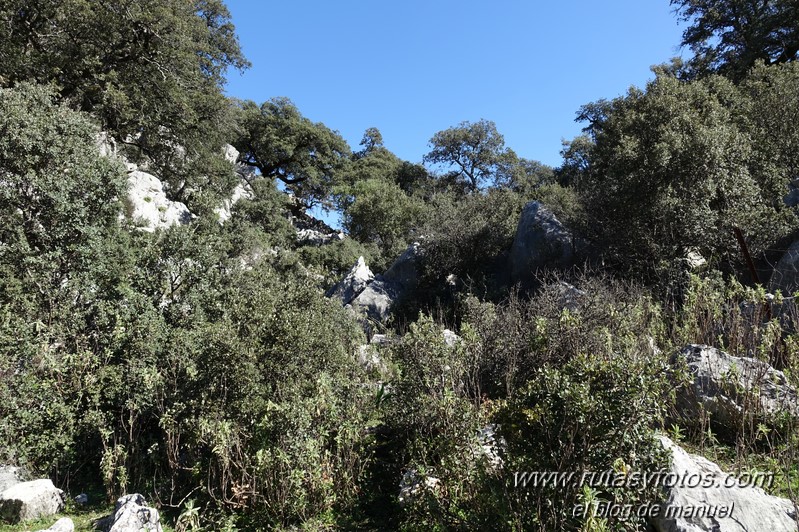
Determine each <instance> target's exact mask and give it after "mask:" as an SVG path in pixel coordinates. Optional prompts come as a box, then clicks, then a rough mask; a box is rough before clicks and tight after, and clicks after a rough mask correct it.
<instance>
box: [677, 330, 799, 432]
mask: <svg viewBox="0 0 799 532" xmlns="http://www.w3.org/2000/svg"><path fill="white" fill-rule="evenodd" d="M680 360H682V361H684V362H685V363H686V364H687V366H688V371H689V372H690V373H691V378H692V384H691V386H689V387H688V388H687V389H686V388H683V389H681V390H680V391H679V392H678V397H677V406H678V408H679V409H680V411H681V413H682V414H683V415H687V416H697V415H698V414H699V413H700V407H704V410H705V411H706V412H708V413H709V414H710V419H711V422H714V423H716V424H718V425H721V426H722V427H726V428H734V427H736V426H737V425H738V422H739V420H740V416H742V415H753V416H758V417H762V416H765V417H768V416H772V415H775V414H779V413H782V412H788V413H790V414H791V415H794V416H799V398H798V397H797V391H796V389H795V388H794V387H793V386H791V385H790V384H789V383H788V381H787V379H786V377H785V374H783V372H781V371H778V370H776V369H774V368H773V367H771V366H770V365H769V364H767V363H766V362H763V361H760V360H757V359H754V358H746V357H735V356H732V355H729V354H727V353H725V352H724V351H721V350H719V349H716V348H715V347H709V346H706V345H688V346H686V347H684V348H683V349H682V350H681V351H680V352H679V353H677V354H675V355H674V356H673V357H672V363H673V364H676V363H677V362H678V361H680Z"/></svg>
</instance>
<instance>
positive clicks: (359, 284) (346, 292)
mask: <svg viewBox="0 0 799 532" xmlns="http://www.w3.org/2000/svg"><path fill="white" fill-rule="evenodd" d="M374 278H375V274H373V273H372V270H370V269H369V266H367V265H366V261H365V260H364V258H363V257H358V261H357V262H356V263H355V265H354V266H353V267H352V268H351V269H350V271H349V272H347V275H345V276H344V279H342V280H341V281H339V283H338V284H336V285H335V286H334V287H333V288H331V289H330V290H328V292H327V294H326V295H327V297H334V298H337V299H340V300H341V304H342V305H349V304H350V301H352V300H353V299H355V298H356V297H357V296H358V295H359V294H360V293H361V292H363V291H364V289H365V288H366V287H367V286H368V285H369V283H371V282H372V281H373V280H374Z"/></svg>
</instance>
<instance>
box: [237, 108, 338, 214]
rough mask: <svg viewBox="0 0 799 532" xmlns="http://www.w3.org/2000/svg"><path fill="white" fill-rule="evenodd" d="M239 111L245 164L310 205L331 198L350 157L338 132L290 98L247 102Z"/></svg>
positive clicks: (240, 148) (239, 147)
mask: <svg viewBox="0 0 799 532" xmlns="http://www.w3.org/2000/svg"><path fill="white" fill-rule="evenodd" d="M239 114H240V116H239V127H240V135H239V138H238V139H237V140H236V142H235V143H234V146H235V147H236V149H238V150H239V151H240V152H241V160H242V162H244V163H245V164H248V165H250V166H253V167H255V168H257V169H258V170H259V171H260V173H261V176H263V177H264V178H269V179H279V180H280V181H282V182H283V183H284V184H285V185H286V188H287V189H288V190H290V191H291V192H292V193H293V194H294V195H295V196H297V197H298V198H299V199H300V200H301V201H302V202H304V203H305V205H306V206H307V207H310V206H312V205H315V204H317V203H319V202H323V201H325V200H326V199H327V198H328V195H329V194H330V192H331V190H332V187H333V186H334V185H335V184H336V182H337V180H338V179H340V174H341V173H342V172H343V170H344V169H345V168H346V165H347V162H348V159H349V156H350V148H349V146H348V145H347V143H346V141H345V140H344V139H343V138H341V136H340V135H339V134H338V133H337V132H335V131H332V130H330V129H328V128H327V127H325V125H324V124H322V123H314V122H311V121H310V120H309V119H307V118H305V117H304V116H302V114H301V113H300V111H299V110H298V109H297V108H296V107H295V106H294V104H293V103H291V101H290V100H289V99H287V98H274V99H271V100H269V101H267V102H264V103H263V104H261V105H260V106H258V105H256V104H255V102H250V101H248V102H243V103H242V104H241V109H240V112H239Z"/></svg>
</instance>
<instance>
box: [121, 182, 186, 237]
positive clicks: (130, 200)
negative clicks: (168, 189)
mask: <svg viewBox="0 0 799 532" xmlns="http://www.w3.org/2000/svg"><path fill="white" fill-rule="evenodd" d="M125 207H126V211H127V215H128V217H130V218H131V219H133V220H135V221H137V222H139V223H141V224H142V229H143V230H144V231H150V232H152V231H155V230H156V229H164V228H167V227H171V226H173V225H179V224H187V223H189V222H191V220H192V218H194V215H193V214H192V213H191V212H189V209H188V207H186V206H185V205H184V204H183V203H180V202H177V201H171V200H169V199H168V198H167V197H166V193H164V187H163V184H162V183H161V181H160V180H159V179H158V178H157V177H155V176H154V175H151V174H148V173H147V172H142V171H141V170H135V171H133V172H131V173H129V174H128V196H127V198H126V201H125Z"/></svg>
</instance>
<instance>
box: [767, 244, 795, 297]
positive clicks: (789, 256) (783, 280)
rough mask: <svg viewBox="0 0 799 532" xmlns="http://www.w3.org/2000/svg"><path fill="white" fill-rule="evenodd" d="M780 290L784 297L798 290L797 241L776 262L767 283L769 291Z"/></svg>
mask: <svg viewBox="0 0 799 532" xmlns="http://www.w3.org/2000/svg"><path fill="white" fill-rule="evenodd" d="M776 290H782V293H783V294H784V295H786V296H790V295H792V294H793V293H794V292H796V291H797V290H799V240H797V241H796V242H794V243H793V244H791V246H790V247H789V248H788V251H786V252H785V254H784V255H783V256H782V258H781V259H780V260H779V262H777V266H776V267H775V268H774V272H773V273H772V274H771V280H770V281H769V291H771V292H774V291H776Z"/></svg>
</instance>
